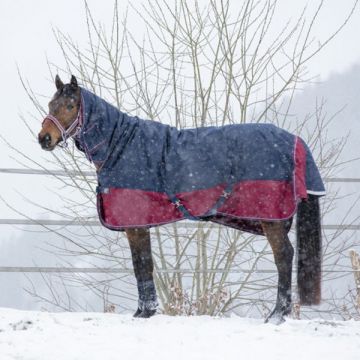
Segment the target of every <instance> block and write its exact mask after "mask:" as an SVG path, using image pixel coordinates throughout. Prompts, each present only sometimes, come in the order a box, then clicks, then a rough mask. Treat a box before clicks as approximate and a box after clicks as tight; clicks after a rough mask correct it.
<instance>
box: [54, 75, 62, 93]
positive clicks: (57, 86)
mask: <svg viewBox="0 0 360 360" xmlns="http://www.w3.org/2000/svg"><path fill="white" fill-rule="evenodd" d="M55 85H56V88H57V89H58V90H61V89H62V88H63V87H64V83H63V82H62V81H61V79H60V76H59V75H56V76H55Z"/></svg>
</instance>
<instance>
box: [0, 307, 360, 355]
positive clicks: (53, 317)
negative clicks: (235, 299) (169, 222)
mask: <svg viewBox="0 0 360 360" xmlns="http://www.w3.org/2000/svg"><path fill="white" fill-rule="evenodd" d="M359 354H360V322H355V321H347V322H343V321H325V320H290V319H289V320H287V321H286V322H285V323H284V324H282V325H280V326H276V325H272V324H264V323H263V322H262V321H261V320H257V319H248V318H240V317H230V318H211V317H207V316H203V317H169V316H165V315H157V316H155V317H153V318H151V319H134V318H132V316H131V315H130V314H129V315H118V314H101V313H47V312H34V311H31V312H30V311H19V310H12V309H5V308H0V359H1V360H10V359H17V360H24V359H27V360H30V359H31V360H35V359H36V360H45V359H46V360H48V359H52V360H63V359H64V360H65V359H66V360H75V359H76V360H82V359H84V360H85V359H86V360H95V359H96V360H99V359H104V360H113V359H114V360H115V359H117V360H118V359H126V360H128V359H140V360H141V359H146V360H152V359H156V360H162V359H167V360H168V359H171V360H178V359H186V360H191V359H196V360H201V359H204V360H205V359H206V360H211V359H216V360H224V359H240V358H241V359H251V360H257V359H262V360H263V359H264V358H266V360H272V359H291V360H298V359H304V360H305V359H306V360H312V359H322V358H325V357H326V359H327V360H333V359H347V360H351V359H359Z"/></svg>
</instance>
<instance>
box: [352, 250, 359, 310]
mask: <svg viewBox="0 0 360 360" xmlns="http://www.w3.org/2000/svg"><path fill="white" fill-rule="evenodd" d="M350 259H351V265H352V268H353V270H354V278H355V286H356V307H357V308H358V310H360V256H359V254H357V253H356V251H354V250H350Z"/></svg>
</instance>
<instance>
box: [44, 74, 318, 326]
mask: <svg viewBox="0 0 360 360" xmlns="http://www.w3.org/2000/svg"><path fill="white" fill-rule="evenodd" d="M55 85H56V93H55V95H54V96H53V98H52V99H51V101H50V102H49V113H48V115H46V117H45V118H44V120H43V122H42V128H41V131H40V133H39V135H38V141H39V143H40V145H41V147H42V149H44V150H46V151H52V150H54V149H55V148H56V147H57V146H58V145H59V146H64V145H65V146H66V145H67V141H68V140H69V139H70V138H73V139H74V141H75V144H76V146H77V148H78V149H79V150H80V151H82V152H84V153H85V155H86V157H87V158H88V160H89V161H90V162H92V163H93V164H94V165H95V168H96V172H97V179H98V187H97V210H98V214H99V218H100V221H101V223H102V224H103V225H104V226H106V227H107V228H109V229H112V230H115V231H125V233H126V235H127V238H128V242H129V246H130V250H131V256H132V262H133V267H134V273H135V278H136V281H137V288H138V307H137V310H136V312H135V313H134V317H137V318H149V317H151V316H153V315H154V314H155V313H156V312H157V309H158V301H157V295H156V289H155V285H154V280H153V269H154V266H153V260H152V254H151V241H150V228H151V227H153V226H159V225H162V224H166V223H170V222H174V221H179V220H183V219H191V220H197V221H212V222H216V223H219V224H223V225H225V226H229V227H232V228H235V229H238V230H242V231H248V232H251V233H255V234H260V235H264V236H265V237H266V238H267V240H268V242H269V244H270V246H271V249H272V251H273V256H274V260H275V264H276V267H277V271H278V286H277V298H276V304H275V307H274V309H273V310H272V311H271V312H270V313H269V315H268V316H267V317H266V319H265V322H272V323H276V324H280V323H282V322H283V321H285V317H286V315H289V314H290V313H291V309H292V307H291V306H292V305H291V301H292V300H291V275H292V261H293V257H294V248H293V246H292V244H291V243H290V241H289V238H288V232H289V230H290V228H291V225H292V220H293V217H294V215H295V213H296V214H297V216H296V219H297V221H296V233H297V241H296V244H297V246H296V251H297V290H298V295H299V301H300V304H301V305H317V304H319V303H320V301H321V261H322V256H321V222H320V207H319V197H320V196H322V195H324V194H325V189H324V185H323V183H322V180H321V177H320V174H319V172H318V169H317V167H316V165H315V162H314V160H313V157H312V155H311V152H310V150H309V148H308V147H307V145H306V144H305V142H304V141H303V140H302V139H301V138H299V137H298V136H295V135H293V134H291V133H289V132H287V131H285V130H283V129H280V128H278V127H276V126H274V125H271V124H265V123H264V124H241V125H237V124H233V125H225V126H222V127H214V126H212V127H201V128H195V129H185V130H178V129H176V128H175V127H172V126H169V125H165V124H162V123H160V122H157V121H153V120H142V119H140V118H138V117H136V116H135V117H133V116H130V115H128V114H126V113H124V112H121V111H120V110H119V109H117V108H116V107H114V106H112V105H111V104H109V103H108V102H106V101H105V100H103V99H101V98H100V97H98V96H97V95H95V94H93V93H91V92H90V91H88V90H86V89H85V88H83V87H80V86H79V85H78V82H77V79H76V77H75V76H74V75H72V76H71V80H70V82H69V83H67V84H64V83H63V82H62V80H61V79H60V77H59V76H58V75H56V78H55Z"/></svg>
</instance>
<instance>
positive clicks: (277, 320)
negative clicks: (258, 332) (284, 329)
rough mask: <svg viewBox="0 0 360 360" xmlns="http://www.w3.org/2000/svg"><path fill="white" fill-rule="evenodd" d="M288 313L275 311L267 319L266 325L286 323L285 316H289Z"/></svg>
mask: <svg viewBox="0 0 360 360" xmlns="http://www.w3.org/2000/svg"><path fill="white" fill-rule="evenodd" d="M288 314H289V312H288V311H279V310H276V309H274V310H273V311H272V312H271V313H270V315H268V317H267V318H266V319H265V324H267V323H270V324H273V325H280V324H282V323H284V322H285V318H284V316H286V315H288Z"/></svg>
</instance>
